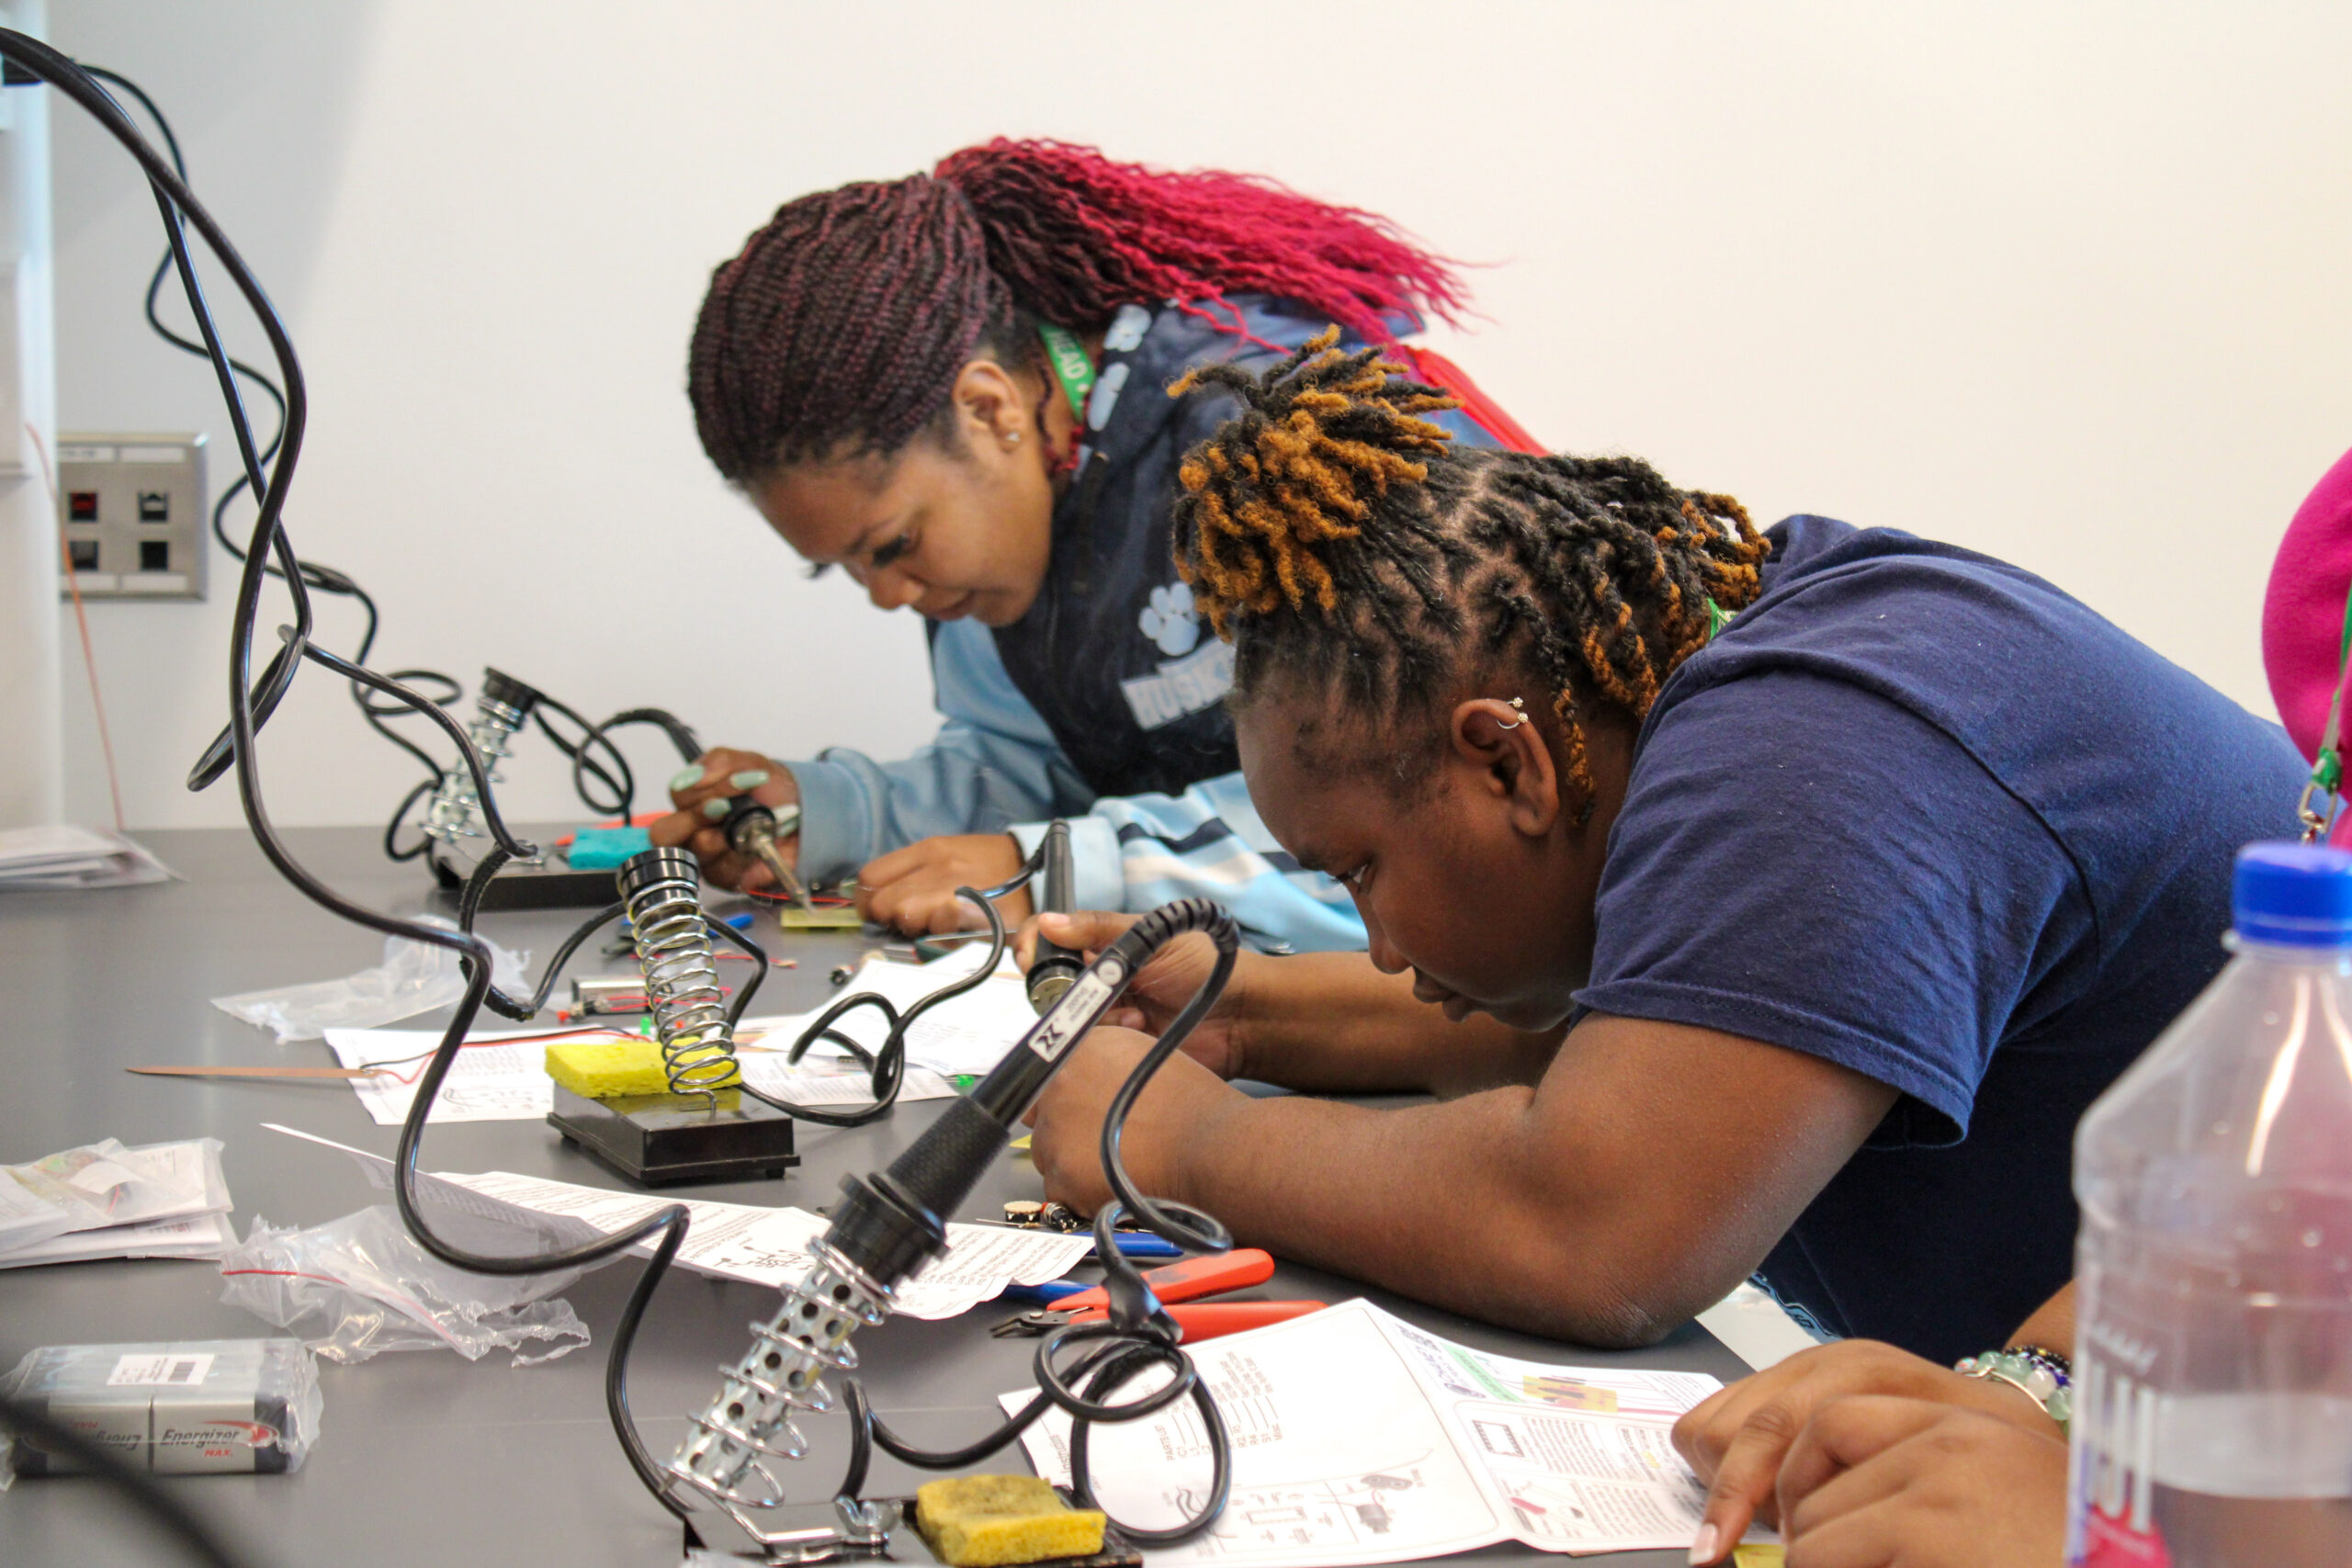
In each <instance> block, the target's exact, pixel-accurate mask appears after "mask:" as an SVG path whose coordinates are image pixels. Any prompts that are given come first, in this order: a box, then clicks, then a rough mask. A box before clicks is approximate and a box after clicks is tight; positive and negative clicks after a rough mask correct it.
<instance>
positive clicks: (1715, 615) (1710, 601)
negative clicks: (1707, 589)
mask: <svg viewBox="0 0 2352 1568" xmlns="http://www.w3.org/2000/svg"><path fill="white" fill-rule="evenodd" d="M1735 613H1736V612H1735ZM1729 625H1731V615H1727V614H1725V613H1724V607H1723V606H1722V605H1721V604H1716V603H1715V596H1714V595H1713V594H1712V593H1710V594H1708V595H1707V640H1708V641H1709V642H1713V641H1714V640H1715V638H1716V637H1718V636H1720V635H1722V632H1723V629H1724V627H1725V626H1729Z"/></svg>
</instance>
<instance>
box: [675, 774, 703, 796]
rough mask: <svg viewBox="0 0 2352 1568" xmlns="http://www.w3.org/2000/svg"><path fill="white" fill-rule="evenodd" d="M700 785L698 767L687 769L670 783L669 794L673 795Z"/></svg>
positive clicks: (700, 778)
mask: <svg viewBox="0 0 2352 1568" xmlns="http://www.w3.org/2000/svg"><path fill="white" fill-rule="evenodd" d="M700 783H702V770H701V769H700V768H698V767H697V768H688V769H686V770H685V771H684V772H683V773H679V774H678V776H677V777H676V778H673V779H672V780H671V781H670V793H671V794H672V795H675V794H677V793H678V792H679V791H680V790H682V789H692V788H694V787H695V785H696V784H700Z"/></svg>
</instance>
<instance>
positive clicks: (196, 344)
mask: <svg viewBox="0 0 2352 1568" xmlns="http://www.w3.org/2000/svg"><path fill="white" fill-rule="evenodd" d="M82 71H83V73H84V74H85V75H86V76H89V77H92V78H94V79H96V80H97V81H100V82H107V83H111V84H113V85H115V86H117V87H119V88H120V89H121V90H122V91H123V92H125V93H127V94H129V95H130V96H131V97H132V98H133V99H135V100H136V101H137V102H138V104H139V107H141V108H142V109H144V110H145V111H146V113H147V117H148V118H150V119H152V120H153V121H154V122H155V129H156V130H157V131H158V132H159V133H160V134H161V135H162V137H163V139H164V148H165V150H166V151H167V152H168V153H169V155H170V158H171V164H172V171H173V173H174V174H175V175H177V176H178V177H179V179H180V181H181V183H182V184H183V185H185V184H186V183H187V158H186V157H185V156H184V155H183V154H182V152H181V151H180V143H179V138H178V136H177V135H176V134H175V133H174V131H173V130H172V123H171V121H170V120H169V119H168V118H165V116H164V111H163V109H162V108H161V107H158V106H157V104H156V102H155V100H154V99H153V97H151V96H148V94H147V91H146V89H145V88H143V87H141V86H140V85H139V84H138V83H136V82H134V81H132V80H131V79H130V77H128V76H125V75H123V74H122V73H120V72H117V71H109V70H107V68H105V67H104V66H98V65H85V66H84V67H82ZM174 227H175V222H174V220H173V219H172V218H171V217H170V216H169V215H167V216H166V220H165V228H166V230H167V231H170V230H172V229H173V228H174ZM184 260H185V252H184V249H183V247H182V245H181V244H180V243H178V241H177V240H176V239H175V241H174V242H173V243H170V244H169V245H167V246H166V248H165V250H164V255H163V259H162V260H160V261H158V262H157V263H156V264H155V271H154V274H153V276H151V277H149V278H148V280H147V299H146V314H147V325H148V326H149V327H150V328H152V329H153V332H154V333H155V335H156V336H157V337H160V338H162V339H163V340H164V342H165V343H167V344H171V345H172V346H173V347H174V348H176V349H179V350H181V351H182V352H184V353H187V354H193V355H197V356H198V358H210V357H213V356H214V351H215V349H216V347H217V344H215V343H214V342H213V334H212V333H211V332H210V330H209V320H207V319H206V318H205V316H204V313H203V312H202V311H200V310H199V312H198V317H199V320H198V332H199V335H200V336H201V338H202V339H203V341H198V339H193V338H188V337H186V336H183V335H182V334H181V333H177V332H175V331H173V330H172V328H171V327H170V326H169V325H168V324H167V323H166V322H165V321H164V317H163V312H162V309H161V303H160V302H161V299H162V295H163V288H164V279H165V278H166V277H168V276H171V273H172V270H173V268H174V266H175V265H178V264H180V263H181V262H183V261H184ZM222 357H224V358H225V359H226V364H227V367H228V374H229V375H230V376H231V377H232V378H243V380H245V381H247V382H249V383H251V384H252V385H253V386H254V388H256V389H259V390H260V391H261V392H262V393H264V394H265V395H266V396H267V397H268V399H269V400H270V402H271V403H272V404H273V405H275V410H276V421H277V428H276V429H275V430H274V431H273V432H272V433H271V435H270V438H269V440H268V442H267V443H266V445H264V446H261V447H260V448H259V450H258V452H257V453H254V452H251V451H247V452H244V453H243V454H242V455H243V456H244V457H245V458H246V463H245V468H244V471H243V473H241V474H239V475H238V476H237V478H236V479H235V480H234V481H233V482H232V483H231V484H230V485H229V486H228V487H227V488H226V489H224V490H223V491H221V492H220V495H219V497H218V498H216V499H215V501H214V502H213V504H212V520H211V521H212V536H213V538H215V539H216V540H218V541H219V542H220V547H221V548H222V549H224V550H226V551H228V552H229V554H230V555H231V556H232V557H233V558H236V559H237V560H239V561H243V559H244V558H245V552H244V550H243V549H242V548H241V547H239V546H238V544H237V542H236V541H235V540H234V539H232V538H231V537H230V536H229V530H228V526H227V517H228V512H229V507H230V504H231V503H232V502H234V501H235V500H236V498H237V497H238V496H239V495H242V494H243V493H244V492H245V491H248V490H253V491H254V492H255V493H256V494H258V493H259V491H258V488H257V486H258V480H257V479H256V477H255V476H256V471H257V469H258V468H260V467H261V466H264V465H266V464H267V463H268V462H269V461H270V460H271V459H272V458H273V457H276V456H277V449H278V447H279V446H280V444H281V443H282V442H283V441H284V439H285V434H286V421H287V408H286V394H285V393H284V392H282V391H280V390H279V389H278V387H277V383H276V382H275V381H273V380H271V379H270V378H269V377H268V376H267V375H266V374H265V373H264V372H262V371H260V370H257V369H255V368H254V367H253V366H251V365H248V364H246V363H245V362H244V361H243V360H242V359H238V358H235V357H233V356H226V355H223V356H222ZM232 401H233V400H232ZM240 423H241V424H242V423H243V422H242V419H241V420H240ZM256 457H257V459H258V461H255V460H254V459H255V458H256ZM288 555H289V557H290V555H291V552H290V551H289V552H288ZM268 570H269V575H271V576H272V577H278V578H283V577H284V576H285V575H286V572H285V570H283V569H281V568H278V567H272V568H269V569H268ZM293 570H294V571H295V573H296V575H297V576H298V577H299V578H300V581H301V582H302V584H303V585H304V586H305V587H307V588H311V589H315V590H317V591H318V592H322V593H332V594H335V595H338V596H340V597H344V598H349V599H356V600H357V601H358V602H359V606H360V608H361V610H362V611H363V612H364V613H365V614H366V615H367V623H366V626H365V627H364V628H363V629H362V630H361V632H360V635H359V640H358V644H357V646H356V648H355V649H354V650H353V652H352V655H351V658H352V661H353V662H354V663H357V664H365V663H366V662H367V661H368V654H369V653H370V652H371V651H373V650H374V649H375V646H376V633H377V631H378V629H379V626H381V624H382V617H381V615H380V614H379V612H378V609H377V606H376V601H375V599H374V598H373V597H372V596H371V595H369V593H368V591H367V590H366V589H364V588H362V587H360V586H359V584H358V583H357V582H356V581H354V580H353V579H352V578H351V577H350V575H349V574H347V573H345V572H342V571H338V570H335V569H334V567H331V566H326V565H323V564H322V563H320V562H318V561H308V560H300V559H296V560H294V561H293ZM399 673H400V675H401V678H403V679H408V678H416V679H430V680H433V681H437V682H442V683H443V684H445V685H446V686H447V687H448V689H449V692H450V696H448V697H445V698H442V699H440V700H442V701H445V702H447V701H454V700H455V697H456V694H457V692H458V683H457V682H454V681H451V680H450V679H449V678H448V677H447V676H446V675H443V674H440V673H439V672H437V671H429V670H414V671H400V672H399ZM351 695H352V700H353V701H354V702H356V703H357V704H358V705H359V710H360V712H361V713H362V714H363V715H364V716H366V718H367V721H368V727H369V728H372V729H374V730H375V731H376V732H377V733H378V734H379V735H381V736H383V737H384V738H385V739H388V740H390V741H391V742H392V743H393V744H395V745H397V746H400V747H401V748H403V749H405V750H408V751H410V752H412V753H413V754H415V755H416V757H417V759H418V760H419V761H422V762H423V763H424V765H425V767H426V768H428V769H430V770H431V771H432V773H433V777H434V781H435V784H436V785H437V784H438V783H439V781H440V777H441V767H440V764H439V763H438V762H437V761H435V760H434V759H433V758H431V757H429V756H426V755H425V754H424V752H422V751H421V750H418V749H417V748H416V747H415V746H414V745H413V744H412V743H410V742H409V741H408V740H406V739H402V738H401V737H400V736H399V735H396V734H394V733H393V732H392V731H391V730H390V729H389V728H386V727H385V725H384V722H383V721H384V719H385V718H386V717H388V716H390V715H391V714H392V713H404V712H405V711H407V710H405V709H394V710H386V709H382V708H379V707H376V706H374V705H371V704H370V703H369V702H368V697H367V694H366V688H365V687H363V686H362V685H360V684H358V683H357V682H354V683H353V685H352V687H351ZM418 793H419V792H415V791H412V792H411V793H410V795H408V796H407V797H406V798H405V799H404V800H403V801H402V802H401V809H400V811H399V812H398V813H396V814H395V815H394V816H393V818H392V820H391V822H390V824H389V825H388V826H387V827H386V828H385V829H384V852H385V853H386V854H388V855H390V857H391V858H392V859H394V860H413V859H415V858H416V857H417V856H418V855H420V854H423V853H424V849H425V846H424V844H423V843H419V844H418V845H416V846H415V847H414V848H413V849H410V850H406V851H399V850H396V849H394V847H393V840H394V838H395V836H396V835H397V834H398V832H399V830H400V824H401V818H403V817H404V816H405V815H406V814H407V812H408V809H409V807H411V806H412V805H413V804H414V802H415V800H416V798H417V794H418Z"/></svg>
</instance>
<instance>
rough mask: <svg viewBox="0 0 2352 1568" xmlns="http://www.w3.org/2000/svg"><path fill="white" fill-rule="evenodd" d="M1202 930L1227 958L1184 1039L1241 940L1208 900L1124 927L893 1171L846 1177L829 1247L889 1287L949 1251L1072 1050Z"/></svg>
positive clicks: (1189, 1011) (1185, 1020) (1186, 1017)
mask: <svg viewBox="0 0 2352 1568" xmlns="http://www.w3.org/2000/svg"><path fill="white" fill-rule="evenodd" d="M1186 931H1207V932H1208V933H1209V934H1210V936H1211V937H1212V938H1213V939H1214V940H1215V941H1216V943H1217V947H1218V950H1219V953H1220V954H1221V956H1222V957H1223V959H1224V962H1223V963H1221V964H1219V966H1218V967H1217V969H1216V971H1214V972H1213V973H1212V975H1211V977H1210V980H1209V982H1208V984H1207V985H1205V986H1204V987H1203V988H1202V992H1203V994H1202V995H1200V996H1198V997H1195V998H1193V1003H1192V1004H1190V1005H1189V1006H1188V1007H1187V1008H1186V1009H1185V1012H1184V1014H1183V1015H1180V1018H1179V1020H1178V1022H1179V1023H1181V1024H1182V1028H1181V1029H1180V1028H1178V1027H1177V1025H1176V1024H1171V1025H1170V1030H1169V1033H1170V1034H1171V1035H1176V1036H1178V1037H1179V1042H1181V1037H1182V1033H1183V1032H1186V1031H1189V1029H1190V1028H1191V1026H1192V1024H1193V1022H1195V1021H1198V1019H1199V1017H1200V1016H1201V1015H1202V1014H1203V1013H1205V1012H1206V1011H1207V1010H1208V1008H1209V1007H1210V1006H1212V1005H1214V1003H1215V1002H1216V993H1217V992H1219V991H1222V990H1223V989H1224V987H1225V979H1226V977H1227V975H1228V974H1229V973H1230V972H1231V955H1232V953H1233V952H1234V950H1235V948H1236V947H1237V945H1238V933H1237V931H1236V930H1235V927H1234V924H1233V918H1232V917H1231V916H1230V915H1228V914H1227V913H1226V912H1225V911H1224V910H1222V909H1220V908H1217V907H1216V905H1214V904H1212V903H1210V902H1208V901H1207V900H1206V899H1203V898H1188V899H1185V900H1183V901H1182V902H1180V903H1174V904H1165V905H1162V906H1161V907H1160V908H1157V909H1154V910H1153V911H1152V912H1151V913H1149V914H1148V915H1146V916H1145V917H1144V918H1143V919H1140V920H1137V921H1136V923H1135V924H1134V925H1132V926H1130V927H1128V928H1127V929H1126V930H1125V931H1122V932H1121V933H1120V934H1119V936H1118V938H1117V940H1115V941H1114V942H1112V943H1111V945H1110V947H1109V948H1107V949H1105V950H1104V952H1103V955H1102V956H1101V957H1099V958H1097V959H1096V960H1095V961H1094V962H1093V963H1092V964H1088V965H1086V966H1085V968H1084V970H1083V971H1082V972H1081V973H1080V976H1079V977H1078V980H1077V982H1076V983H1075V984H1074V985H1072V986H1070V987H1069V989H1068V991H1066V992H1065V993H1064V995H1063V997H1062V998H1061V1000H1060V1001H1058V1002H1057V1003H1055V1004H1054V1006H1053V1007H1052V1008H1051V1010H1048V1011H1047V1012H1046V1016H1045V1017H1043V1018H1041V1019H1039V1020H1038V1021H1037V1022H1036V1024H1035V1027H1033V1028H1032V1029H1031V1030H1030V1031H1029V1032H1028V1033H1027V1034H1025V1035H1023V1037H1022V1039H1021V1043H1019V1044H1017V1045H1015V1046H1014V1047H1013V1048H1012V1050H1010V1051H1008V1052H1006V1053H1005V1055H1004V1059H1003V1060H1002V1061H1001V1062H999V1063H998V1064H997V1065H996V1066H995V1067H993V1068H992V1069H990V1071H989V1075H988V1077H984V1078H982V1079H981V1080H980V1081H979V1082H978V1084H976V1085H974V1086H973V1088H972V1092H971V1093H970V1094H969V1095H968V1096H967V1097H966V1098H964V1099H961V1100H956V1101H954V1102H952V1103H951V1104H950V1105H949V1106H948V1108H947V1111H946V1114H944V1115H943V1116H942V1117H941V1118H940V1119H939V1120H938V1121H937V1122H934V1123H933V1125H932V1127H931V1129H930V1130H929V1131H928V1132H926V1133H924V1134H923V1135H922V1137H920V1138H918V1139H916V1140H915V1141H914V1143H913V1144H912V1145H909V1147H908V1148H907V1149H906V1151H905V1152H904V1153H903V1154H901V1155H899V1157H898V1158H897V1159H896V1160H894V1161H893V1162H892V1163H891V1165H890V1168H889V1169H888V1170H887V1171H885V1172H883V1173H882V1174H881V1175H879V1176H877V1177H876V1178H875V1179H872V1180H871V1181H865V1180H860V1179H858V1178H855V1177H852V1178H850V1179H848V1180H846V1181H844V1182H842V1189H843V1190H844V1191H846V1192H847V1193H848V1194H849V1201H847V1202H846V1203H844V1204H843V1205H842V1208H841V1210H840V1212H839V1214H838V1216H837V1217H836V1218H835V1220H834V1221H833V1224H832V1226H831V1229H830V1230H828V1231H827V1232H826V1235H825V1240H826V1241H827V1243H828V1244H830V1245H831V1247H834V1248H835V1249H836V1250H838V1251H839V1252H840V1253H841V1254H842V1256H843V1257H845V1258H848V1259H849V1260H850V1261H851V1262H853V1263H854V1264H855V1265H857V1266H858V1267H859V1268H860V1269H864V1270H865V1272H866V1273H867V1274H868V1275H869V1276H870V1277H872V1278H874V1279H876V1280H880V1281H881V1282H882V1283H883V1284H885V1285H894V1284H896V1283H897V1282H898V1280H901V1279H904V1278H905V1277H906V1276H907V1275H908V1274H910V1273H912V1272H913V1271H914V1270H915V1269H917V1268H920V1267H921V1266H922V1263H923V1261H924V1260H925V1259H926V1258H928V1257H929V1256H931V1255H933V1254H935V1253H938V1252H943V1251H944V1250H945V1249H946V1245H947V1235H946V1229H945V1220H944V1216H945V1215H947V1214H950V1213H954V1212H955V1211H956V1209H957V1208H958V1207H960V1206H961V1205H962V1204H963V1203H964V1201H965V1200H967V1198H969V1197H970V1196H971V1194H972V1190H973V1188H975V1187H976V1186H978V1184H979V1180H980V1179H981V1177H983V1176H984V1175H986V1174H987V1173H988V1170H989V1168H990V1166H991V1165H993V1164H994V1162H995V1161H996V1159H997V1158H998V1157H999V1156H1000V1155H1001V1154H1002V1152H1003V1149H1004V1145H1005V1144H1006V1143H1007V1142H1009V1141H1010V1140H1011V1138H1012V1134H1013V1133H1014V1132H1015V1131H1016V1130H1017V1129H1018V1128H1019V1126H1020V1124H1021V1118H1022V1116H1023V1114H1025V1113H1026V1112H1027V1111H1028V1110H1029V1108H1030V1106H1032V1105H1034V1104H1035V1103H1036V1100H1037V1097H1038V1096H1039V1095H1040V1094H1042V1093H1044V1092H1045V1089H1046V1083H1047V1082H1048V1081H1049V1080H1050V1079H1051V1078H1052V1077H1053V1076H1054V1073H1055V1071H1056V1070H1057V1068H1059V1067H1060V1066H1061V1065H1062V1062H1063V1061H1064V1059H1065V1058H1066V1057H1067V1055H1068V1054H1069V1050H1070V1049H1071V1047H1073V1046H1074V1045H1076V1044H1077V1043H1078V1042H1079V1041H1080V1040H1081V1039H1082V1038H1084V1037H1085V1035H1086V1032H1088V1031H1089V1030H1091V1029H1092V1028H1093V1027H1094V1026H1095V1025H1096V1024H1098V1023H1100V1022H1101V1021H1103V1014H1104V1013H1106V1012H1108V1011H1110V1010H1111V1007H1112V1005H1113V1004H1114V1003H1115V1002H1116V1001H1117V1000H1118V999H1119V996H1120V994H1121V993H1122V992H1124V991H1125V989H1126V987H1127V982H1128V981H1129V980H1130V979H1131V978H1133V976H1135V973H1136V970H1138V969H1140V968H1141V967H1143V965H1144V964H1145V963H1146V962H1147V961H1148V960H1149V959H1150V957H1151V955H1152V954H1153V953H1156V952H1157V951H1159V948H1160V947H1162V946H1163V945H1165V944H1166V943H1167V942H1170V941H1173V940H1174V939H1175V938H1176V937H1178V936H1181V935H1182V934H1183V933H1184V932H1186ZM1162 1039H1163V1042H1164V1043H1165V1042H1166V1036H1163V1037H1162Z"/></svg>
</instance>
